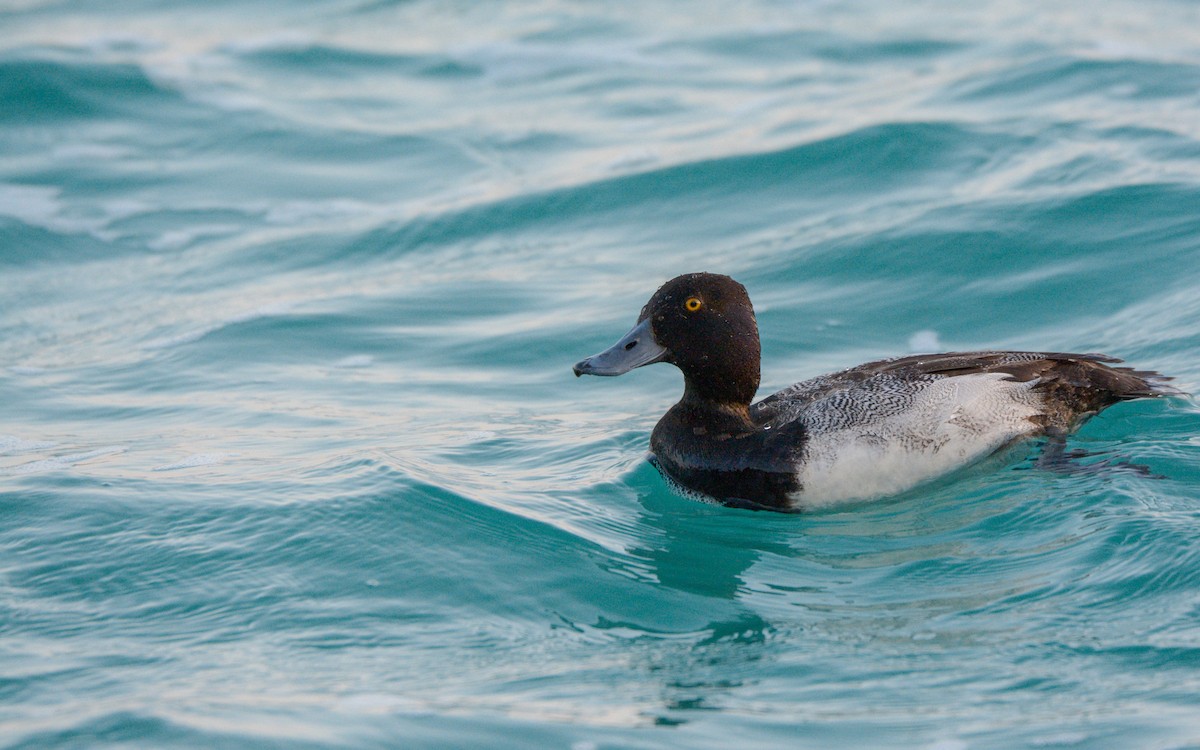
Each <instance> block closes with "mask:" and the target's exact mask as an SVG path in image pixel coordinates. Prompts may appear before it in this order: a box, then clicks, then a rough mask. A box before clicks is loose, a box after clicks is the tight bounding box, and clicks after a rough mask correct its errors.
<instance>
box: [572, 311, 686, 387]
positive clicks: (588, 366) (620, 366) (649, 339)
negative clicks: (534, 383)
mask: <svg viewBox="0 0 1200 750" xmlns="http://www.w3.org/2000/svg"><path fill="white" fill-rule="evenodd" d="M666 357H667V350H666V349H664V348H662V347H661V346H659V345H658V343H657V342H656V341H655V340H654V336H653V334H651V333H650V318H646V319H645V320H643V321H642V322H640V323H638V324H637V325H635V326H634V327H633V329H632V330H631V331H630V332H629V333H627V334H625V335H624V336H622V337H621V340H620V341H618V342H617V343H615V344H613V345H612V346H610V347H609V348H607V349H605V350H604V351H602V352H600V353H599V354H595V355H592V356H591V357H588V358H587V359H585V360H583V361H582V362H579V363H577V364H576V365H575V367H574V368H573V369H574V370H575V375H576V376H577V377H578V376H579V375H604V376H612V375H624V374H625V373H627V372H629V371H630V370H632V369H634V368H635V367H641V366H642V365H650V364H654V363H655V362H661V361H663V360H664V359H666Z"/></svg>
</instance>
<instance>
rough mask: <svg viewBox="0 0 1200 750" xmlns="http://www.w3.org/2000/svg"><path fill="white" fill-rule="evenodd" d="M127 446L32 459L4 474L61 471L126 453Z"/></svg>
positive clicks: (114, 446) (5, 471)
mask: <svg viewBox="0 0 1200 750" xmlns="http://www.w3.org/2000/svg"><path fill="white" fill-rule="evenodd" d="M125 450H126V448H125V447H124V446H121V445H113V446H109V447H107V448H97V449H95V450H90V451H84V452H83V453H70V454H68V455H65V456H54V457H53V458H44V459H42V460H40V461H30V462H29V463H24V464H21V465H19V466H14V467H12V468H11V469H7V470H4V471H3V472H0V473H4V474H35V473H38V472H42V471H59V470H62V469H69V468H71V467H72V466H74V465H75V464H80V463H83V462H84V461H90V460H92V459H93V458H102V457H104V456H114V455H116V454H118V453H124V452H125Z"/></svg>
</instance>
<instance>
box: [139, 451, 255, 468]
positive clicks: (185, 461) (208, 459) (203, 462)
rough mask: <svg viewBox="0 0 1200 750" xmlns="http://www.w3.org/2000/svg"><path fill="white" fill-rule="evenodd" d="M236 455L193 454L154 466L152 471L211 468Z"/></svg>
mask: <svg viewBox="0 0 1200 750" xmlns="http://www.w3.org/2000/svg"><path fill="white" fill-rule="evenodd" d="M236 455H238V454H236V453H193V454H192V455H190V456H185V457H184V458H182V459H180V460H178V461H175V462H173V463H169V464H163V465H162V466H155V467H154V468H153V469H152V471H177V470H179V469H193V468H195V467H197V466H212V465H213V464H219V463H221V462H222V461H224V460H225V459H226V458H230V457H232V456H236Z"/></svg>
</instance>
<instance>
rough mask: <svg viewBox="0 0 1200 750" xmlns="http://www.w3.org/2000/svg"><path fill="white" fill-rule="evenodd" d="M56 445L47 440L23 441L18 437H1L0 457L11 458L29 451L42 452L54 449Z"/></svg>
mask: <svg viewBox="0 0 1200 750" xmlns="http://www.w3.org/2000/svg"><path fill="white" fill-rule="evenodd" d="M55 445H56V443H51V442H48V441H45V440H23V439H21V438H19V437H17V436H16V435H0V456H11V455H13V454H15V453H25V452H27V451H42V450H46V449H47V448H53V447H54V446H55Z"/></svg>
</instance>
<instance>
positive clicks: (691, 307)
mask: <svg viewBox="0 0 1200 750" xmlns="http://www.w3.org/2000/svg"><path fill="white" fill-rule="evenodd" d="M683 306H684V307H686V308H687V311H688V312H696V311H697V310H699V309H700V308H701V307H704V303H703V302H701V301H700V298H699V297H688V298H687V302H684V303H683Z"/></svg>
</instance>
